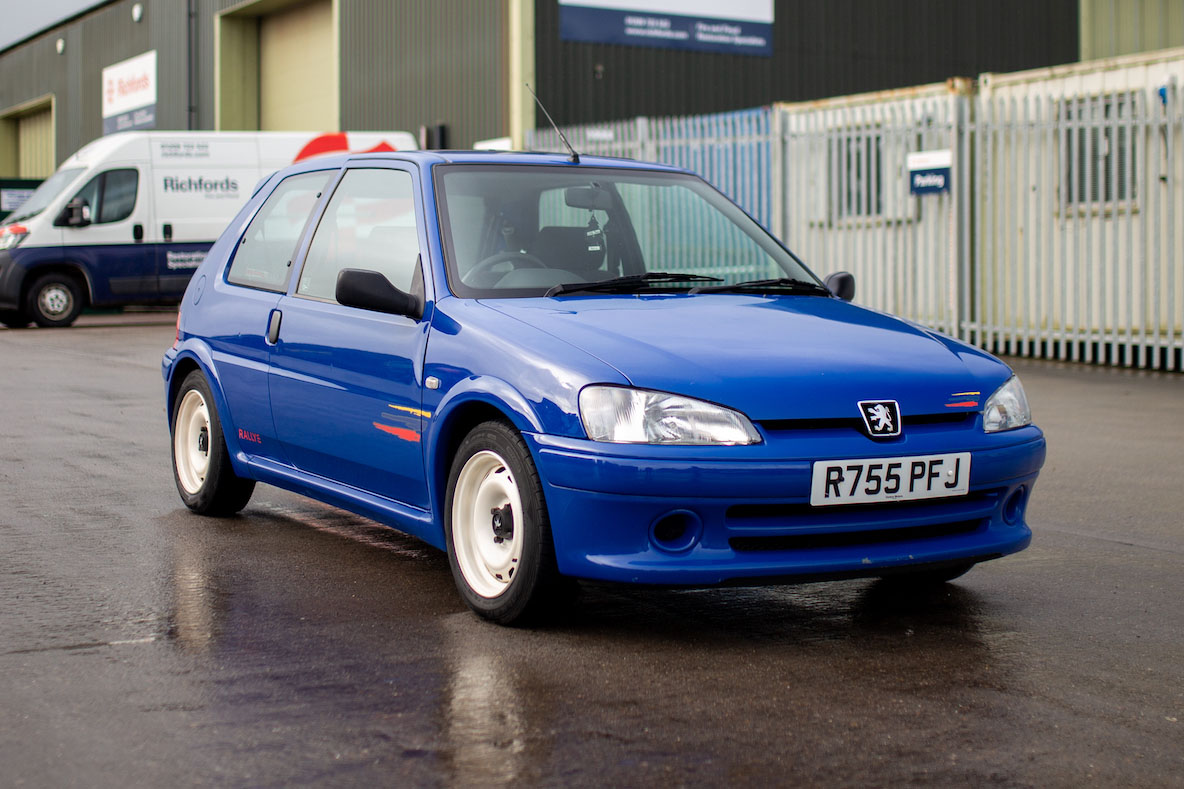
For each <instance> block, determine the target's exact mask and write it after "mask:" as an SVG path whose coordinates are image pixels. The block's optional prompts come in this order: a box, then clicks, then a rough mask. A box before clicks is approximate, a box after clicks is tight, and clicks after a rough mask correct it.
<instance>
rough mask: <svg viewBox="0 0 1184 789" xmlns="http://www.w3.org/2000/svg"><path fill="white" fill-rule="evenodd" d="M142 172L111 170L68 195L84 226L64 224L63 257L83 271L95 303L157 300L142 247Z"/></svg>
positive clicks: (152, 258) (147, 214)
mask: <svg viewBox="0 0 1184 789" xmlns="http://www.w3.org/2000/svg"><path fill="white" fill-rule="evenodd" d="M148 190H149V184H148V175H147V171H146V170H144V169H143V168H139V167H130V166H129V167H112V168H111V169H108V170H104V171H102V172H100V173H96V174H95V175H94V176H93V177H92V178H91V179H90V180H89V181H87V182H86V184H85V185H83V187H82V188H81V189H79V190H78V191H77V192H76V193H75V194H74V196H73V198H72V200H79V199H81V200H84V201H85V203H86V207H87V208H86V214H85V218H86V223H85V224H83V225H80V226H78V225H65V224H64V223H63V229H62V244H63V245H64V246H66V247H67V250H66V254H67V255H68V256H69V257H71V258H73V259H74V260H76V261H77V262H78V263H80V264H81V265H82V266H83V267H84V268H85V269H86V271H87V274H88V276H89V278H90V282H91V287H92V289H93V293H92V297H93V301H94V302H95V303H96V304H103V303H127V302H136V301H152V300H155V299H156V298H157V295H158V288H157V278H156V255H155V251H154V249H153V247H152V245H151V244H148V243H146V242H145V239H144V228H145V227H147V226H149V225H150V224H151V221H152V205H151V203H152V201H151V200H149V199H148V193H149V192H148Z"/></svg>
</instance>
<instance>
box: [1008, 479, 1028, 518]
mask: <svg viewBox="0 0 1184 789" xmlns="http://www.w3.org/2000/svg"><path fill="white" fill-rule="evenodd" d="M1027 499H1028V488H1027V486H1025V485H1020V486H1019V487H1018V488H1016V489H1015V492H1013V493H1012V494H1011V495H1010V496H1008V497H1007V501H1005V502H1003V520H1005V521H1007V522H1008V523H1012V524H1015V523H1019V522H1020V521H1021V520H1023V517H1024V502H1026V501H1027Z"/></svg>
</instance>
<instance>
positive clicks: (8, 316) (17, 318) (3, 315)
mask: <svg viewBox="0 0 1184 789" xmlns="http://www.w3.org/2000/svg"><path fill="white" fill-rule="evenodd" d="M0 323H3V324H4V325H5V326H7V327H8V328H10V329H23V328H25V327H26V326H28V325H29V324H30V323H32V321H30V320H29V316H28V315H26V314H25V313H23V312H21V311H20V310H0Z"/></svg>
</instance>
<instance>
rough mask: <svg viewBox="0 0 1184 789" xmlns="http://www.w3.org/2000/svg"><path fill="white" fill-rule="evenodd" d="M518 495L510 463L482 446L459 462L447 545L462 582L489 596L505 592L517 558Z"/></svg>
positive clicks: (519, 540) (521, 525) (521, 513)
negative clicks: (460, 463)
mask: <svg viewBox="0 0 1184 789" xmlns="http://www.w3.org/2000/svg"><path fill="white" fill-rule="evenodd" d="M525 516H526V513H525V511H524V510H523V508H522V496H521V494H520V492H519V490H518V484H517V482H515V480H514V474H513V472H512V471H511V470H510V466H509V464H508V463H506V461H505V460H504V459H503V458H502V457H501V456H500V455H498V454H497V453H496V452H491V451H489V450H484V451H481V452H478V453H476V454H475V455H473V456H472V457H470V458H469V459H468V460H467V461H466V462H465V464H464V466H462V467H461V470H460V474H459V476H458V477H457V480H456V488H455V491H454V493H453V496H452V544H453V548H454V551H455V555H456V562H457V564H458V565H459V566H460V571H461V574H462V575H464V580H465V582H466V583H467V584H468V585H469V588H470V589H472V590H473V591H474V592H475V593H476V594H478V595H480V596H481V597H484V598H487V599H490V598H495V597H498V596H500V595H502V594H505V592H506V590H507V589H509V588H510V584H511V583H513V581H514V574H515V573H516V572H517V571H518V569H519V567H520V563H521V561H522V545H523V542H524V529H526V528H529V527H528V524H526V523H525V521H524V518H525Z"/></svg>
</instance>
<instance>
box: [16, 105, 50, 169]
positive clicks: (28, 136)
mask: <svg viewBox="0 0 1184 789" xmlns="http://www.w3.org/2000/svg"><path fill="white" fill-rule="evenodd" d="M16 125H17V143H16V145H17V175H18V177H20V178H48V177H49V176H50V175H52V174H53V171H54V166H53V165H54V161H53V112H52V111H51V110H48V109H46V110H41V111H40V112H34V113H32V114H31V115H25V116H24V117H22V118H17V120H16Z"/></svg>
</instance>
